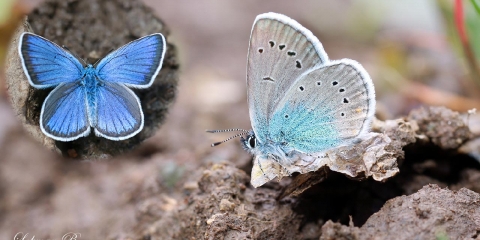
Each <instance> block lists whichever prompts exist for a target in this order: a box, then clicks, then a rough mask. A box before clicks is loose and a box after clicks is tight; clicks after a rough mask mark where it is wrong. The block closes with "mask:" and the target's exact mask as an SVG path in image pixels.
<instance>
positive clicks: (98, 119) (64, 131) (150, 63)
mask: <svg viewBox="0 0 480 240" xmlns="http://www.w3.org/2000/svg"><path fill="white" fill-rule="evenodd" d="M165 45H166V43H165V39H164V37H163V35H161V34H159V33H157V34H152V35H148V36H146V37H143V38H140V39H137V40H134V41H132V42H130V43H129V44H127V45H124V46H123V47H121V48H119V49H118V50H116V51H114V52H111V53H110V54H108V55H107V56H106V57H105V58H103V59H102V60H100V61H99V62H98V64H96V65H92V64H87V65H86V66H83V65H82V64H81V63H80V62H79V61H78V60H77V59H76V58H75V57H74V56H73V55H71V54H70V53H69V52H67V51H65V50H64V49H62V48H60V47H59V46H58V45H56V44H55V43H53V42H51V41H49V40H47V39H45V38H43V37H40V36H37V35H35V34H31V33H23V34H22V35H21V37H20V44H19V54H20V57H21V60H22V66H23V69H24V72H25V74H26V76H27V78H28V81H29V83H30V85H32V86H33V87H35V88H39V89H42V88H52V87H53V88H54V89H53V90H52V91H51V92H50V94H49V95H48V96H47V98H46V99H45V101H44V103H43V105H42V111H41V113H40V128H41V130H42V131H43V132H44V133H45V135H47V136H49V137H51V138H53V139H55V140H58V141H72V140H75V139H77V138H80V137H83V136H87V135H89V134H90V131H91V128H93V129H94V131H95V134H96V135H97V136H101V137H105V138H107V139H110V140H116V141H118V140H125V139H128V138H130V137H132V136H134V135H136V134H137V133H138V132H140V131H141V130H142V129H143V124H144V116H143V112H142V108H141V104H140V101H139V99H138V97H137V96H136V95H135V93H134V92H133V91H132V90H131V89H129V88H147V87H149V86H150V85H151V84H152V83H153V81H154V80H155V77H156V76H157V74H158V72H159V71H160V69H161V66H162V62H163V57H164V54H165Z"/></svg>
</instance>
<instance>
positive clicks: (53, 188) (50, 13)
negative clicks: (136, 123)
mask: <svg viewBox="0 0 480 240" xmlns="http://www.w3.org/2000/svg"><path fill="white" fill-rule="evenodd" d="M32 2H33V1H32ZM320 2H322V1H320ZM323 2H324V1H323ZM276 3H277V2H276V1H273V0H270V1H262V2H261V3H260V2H256V1H255V2H253V1H248V2H245V3H243V2H242V3H241V2H228V3H227V2H219V1H195V2H193V1H188V2H186V1H183V0H182V1H178V2H176V3H169V4H165V5H162V4H160V3H158V2H156V1H146V6H145V5H144V4H143V3H141V2H139V1H135V0H113V1H98V0H82V1H78V0H68V1H62V0H48V1H46V2H45V3H42V4H41V5H37V7H36V8H35V10H34V11H33V12H32V13H31V14H30V15H29V18H28V22H29V24H30V27H31V30H33V31H34V32H35V33H37V34H40V35H42V36H44V37H46V38H48V39H51V40H53V41H55V42H57V43H59V44H63V45H66V46H68V48H69V49H70V50H71V51H72V52H75V53H76V54H78V56H79V57H80V58H84V59H87V60H88V61H90V62H94V61H96V60H97V59H98V58H101V57H102V56H104V55H105V53H107V52H108V51H110V50H111V49H112V48H113V49H115V48H117V47H119V46H121V45H123V44H125V43H127V42H128V41H131V40H133V39H136V38H138V37H141V36H143V35H146V34H149V33H153V32H161V33H163V34H164V35H165V36H166V37H167V40H168V42H169V45H168V47H169V48H168V49H169V50H168V52H167V58H166V62H165V63H164V67H163V68H162V70H161V72H160V74H159V77H158V78H157V79H156V83H155V85H154V86H153V87H152V88H149V89H147V90H144V91H141V92H140V91H139V92H137V93H138V94H139V96H140V98H141V99H142V104H143V105H142V106H143V108H144V112H145V115H146V118H147V121H146V127H145V130H144V131H142V133H141V134H139V136H138V137H136V138H134V139H132V140H129V141H126V142H119V143H116V142H111V141H108V140H105V139H101V138H97V137H94V136H90V137H88V138H84V139H80V140H78V141H74V142H71V143H67V144H64V143H59V142H53V141H51V140H48V139H45V137H43V135H42V133H41V132H40V131H39V128H38V114H39V106H41V105H40V104H41V103H42V101H43V99H44V98H45V97H46V94H47V93H48V91H37V90H34V89H33V88H30V87H29V86H28V83H27V85H25V84H24V85H19V84H21V83H19V82H20V80H19V79H20V78H22V79H23V76H22V75H21V69H20V68H19V65H18V56H14V54H15V51H13V53H12V54H11V55H10V56H9V59H8V65H7V77H10V78H11V79H10V83H9V84H10V85H9V89H8V93H9V95H10V102H5V101H0V116H2V121H1V122H0V166H1V167H0V239H14V237H16V238H15V239H22V237H24V236H25V239H32V237H33V236H35V238H34V239H62V236H64V235H65V234H67V233H70V234H71V233H76V234H77V235H76V236H77V237H78V238H77V239H480V194H479V193H480V163H479V161H477V160H476V158H475V154H474V153H475V152H476V151H478V152H480V150H479V149H480V145H478V144H477V143H476V142H475V140H476V137H477V136H478V132H476V131H474V130H472V129H473V128H472V127H469V126H468V125H467V124H469V123H470V122H469V121H470V119H469V116H468V115H467V114H465V113H458V112H456V111H452V110H450V109H447V108H445V107H429V106H424V107H420V106H419V104H418V103H416V102H414V101H412V100H408V101H405V102H406V103H405V104H403V105H402V106H396V105H395V106H394V107H393V106H391V105H388V104H390V103H391V101H392V100H385V101H384V103H382V99H387V98H386V96H387V95H389V94H382V93H381V90H382V88H383V87H382V82H381V80H375V79H378V78H375V76H381V75H377V74H376V73H378V72H381V71H380V70H378V68H380V67H375V61H373V60H372V59H374V55H375V54H374V53H372V52H374V50H373V48H374V46H373V44H371V43H369V40H368V39H366V40H365V39H364V40H359V41H356V42H353V41H352V42H350V41H346V40H343V41H342V40H339V39H341V38H340V37H339V36H342V35H341V34H340V33H338V32H336V34H337V35H335V34H332V35H328V34H327V32H328V31H330V30H331V31H333V32H335V31H334V30H332V29H331V28H328V29H327V30H318V31H317V32H316V29H317V28H316V27H314V26H312V27H313V29H311V30H312V31H313V32H314V34H315V35H316V36H318V37H319V38H320V40H321V41H322V43H323V44H324V46H325V48H326V51H327V52H328V53H329V55H330V57H331V58H332V59H337V58H343V57H348V58H352V59H356V60H358V61H360V62H362V63H364V62H366V64H365V67H366V68H367V70H368V71H369V72H370V71H371V74H372V78H373V79H374V83H375V86H376V90H377V92H379V93H380V94H378V98H377V101H378V102H379V107H378V108H379V109H378V110H377V118H378V119H379V120H378V123H377V124H374V128H373V131H375V132H379V133H383V134H385V135H386V136H388V137H389V138H390V139H391V140H392V141H391V143H390V144H389V145H388V147H387V149H386V150H387V151H389V152H390V153H391V155H390V156H394V157H395V159H396V163H395V167H398V169H399V173H398V174H396V175H395V176H394V177H391V178H389V179H387V180H386V181H384V182H379V181H375V180H373V179H372V178H370V177H369V178H365V177H362V176H357V177H356V178H351V177H347V176H345V175H344V174H341V173H338V172H334V171H330V170H329V169H327V168H322V169H320V170H319V171H317V172H315V173H311V174H306V175H294V176H292V177H291V178H284V179H282V180H281V181H280V182H276V181H272V182H269V183H267V184H265V185H264V186H262V187H260V188H254V187H252V186H251V185H250V171H251V168H252V163H251V159H252V158H251V156H249V155H248V154H247V153H246V152H244V151H243V149H242V148H241V146H240V144H239V143H238V140H232V141H230V142H228V143H225V144H222V145H220V146H218V147H215V148H211V147H210V144H211V143H212V142H215V141H218V140H222V139H223V137H228V135H219V136H218V135H210V134H208V133H205V132H204V130H205V129H223V128H232V127H235V128H236V127H240V128H245V129H250V126H249V120H248V109H247V104H246V94H245V91H246V90H245V86H244V85H245V81H244V79H245V68H246V61H245V58H246V53H247V45H248V37H249V34H250V27H251V24H252V23H253V20H254V18H255V15H257V14H259V13H262V12H268V11H277V12H282V13H285V14H287V15H289V16H291V17H292V18H295V19H297V20H298V21H300V22H302V21H305V22H306V24H305V26H306V27H308V28H310V26H309V25H308V22H309V21H308V20H309V19H312V18H313V17H315V16H316V15H315V12H314V10H315V9H320V8H321V4H318V3H309V4H310V5H309V4H307V6H305V8H308V9H313V10H311V12H310V11H309V12H307V13H305V14H304V11H302V10H301V9H302V8H301V7H298V6H296V5H295V7H293V6H294V5H292V3H287V2H279V3H278V4H276ZM341 6H342V5H341V4H333V5H331V6H329V7H328V8H327V9H323V10H321V11H320V12H321V13H322V14H323V13H326V12H328V11H334V10H335V11H337V12H338V11H339V9H341ZM202 11H206V12H207V13H209V14H201V12H202ZM189 18H190V20H189ZM339 19H343V20H344V18H339ZM344 21H346V20H344ZM327 22H328V21H327ZM332 22H334V21H333V20H330V22H328V23H329V24H331V23H332ZM302 24H303V22H302ZM322 26H323V25H322ZM181 29H183V30H181ZM24 30H29V27H28V26H23V27H20V29H19V31H24ZM410 47H411V46H410ZM417 47H418V46H417ZM14 50H16V49H14ZM408 51H409V50H406V52H408ZM442 54H444V55H446V56H450V55H449V53H442ZM425 55H427V56H426V57H425V56H417V55H415V56H414V57H413V58H414V59H416V60H418V59H419V58H420V59H423V60H424V61H427V62H428V61H433V60H432V59H434V58H436V57H434V56H432V54H425ZM450 57H451V56H450ZM410 60H411V59H410ZM441 64H443V63H438V62H435V64H431V65H428V64H427V65H428V67H425V68H422V69H421V70H418V69H417V68H413V70H411V71H413V72H414V71H417V72H415V73H416V75H415V76H417V78H421V77H422V76H423V77H424V78H428V77H425V76H430V77H432V76H438V75H441V74H443V73H444V71H445V68H444V67H443V66H444V65H441ZM450 68H452V67H450ZM432 69H434V70H432ZM422 71H423V72H422ZM429 71H436V72H435V74H427V73H425V72H428V73H429ZM445 74H446V75H447V77H450V76H452V75H451V74H450V75H449V74H447V73H445ZM443 76H445V75H443ZM379 78H380V77H379ZM432 78H433V77H432ZM380 79H381V78H380ZM442 79H443V78H442ZM8 81H9V79H7V82H8ZM177 82H178V85H177ZM440 82H441V81H440ZM13 83H15V84H13ZM438 84H440V83H438ZM450 84H451V83H450ZM448 87H449V88H452V89H455V88H456V87H458V86H456V85H455V84H451V85H449V86H448ZM379 90H380V91H379ZM391 98H395V99H397V101H400V100H402V99H401V98H399V97H398V96H391V95H390V98H388V99H391ZM403 100H404V99H403ZM386 109H388V110H386ZM394 116H395V118H396V120H387V119H394ZM472 119H473V117H472ZM472 121H473V120H472Z"/></svg>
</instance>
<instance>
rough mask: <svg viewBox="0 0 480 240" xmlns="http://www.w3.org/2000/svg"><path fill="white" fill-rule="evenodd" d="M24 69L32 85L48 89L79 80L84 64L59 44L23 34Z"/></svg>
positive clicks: (21, 46) (21, 54)
mask: <svg viewBox="0 0 480 240" xmlns="http://www.w3.org/2000/svg"><path fill="white" fill-rule="evenodd" d="M19 53H20V58H21V60H22V67H23V69H24V71H25V73H27V74H26V75H27V78H28V81H29V82H30V84H31V85H32V86H33V87H36V88H48V87H54V86H57V85H58V84H60V83H66V82H73V81H76V80H79V79H80V78H81V76H82V75H83V70H84V68H83V66H82V64H81V63H80V62H79V61H78V60H77V59H76V58H75V57H74V56H72V54H70V53H69V52H67V51H65V50H64V49H62V48H61V47H59V46H58V45H57V44H55V43H53V42H51V41H49V40H47V39H45V38H43V37H40V36H37V35H35V34H31V33H23V34H22V36H21V37H20V45H19Z"/></svg>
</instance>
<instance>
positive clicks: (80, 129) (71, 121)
mask: <svg viewBox="0 0 480 240" xmlns="http://www.w3.org/2000/svg"><path fill="white" fill-rule="evenodd" d="M86 103H87V97H86V92H85V89H84V87H83V86H82V85H80V84H78V83H75V82H70V83H61V84H60V85H58V86H57V87H56V88H55V89H53V91H52V92H50V94H49V95H48V96H47V98H46V99H45V102H43V106H42V112H41V114H40V128H41V129H42V131H43V133H45V135H47V136H49V137H51V138H53V139H55V140H57V141H73V140H75V139H77V138H80V137H83V136H87V135H88V134H89V133H90V123H89V120H88V109H87V104H86Z"/></svg>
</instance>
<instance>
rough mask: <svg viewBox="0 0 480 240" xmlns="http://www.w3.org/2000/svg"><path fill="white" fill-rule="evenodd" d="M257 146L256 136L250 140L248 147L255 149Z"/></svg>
mask: <svg viewBox="0 0 480 240" xmlns="http://www.w3.org/2000/svg"><path fill="white" fill-rule="evenodd" d="M256 144H257V141H256V140H255V136H251V137H249V138H248V145H249V147H251V148H255V145H256Z"/></svg>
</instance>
